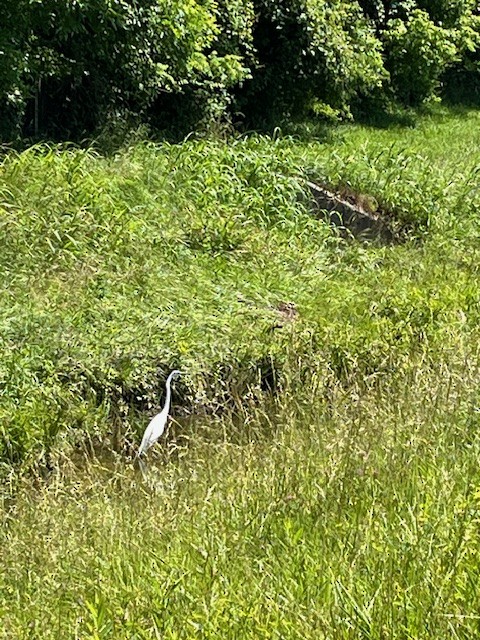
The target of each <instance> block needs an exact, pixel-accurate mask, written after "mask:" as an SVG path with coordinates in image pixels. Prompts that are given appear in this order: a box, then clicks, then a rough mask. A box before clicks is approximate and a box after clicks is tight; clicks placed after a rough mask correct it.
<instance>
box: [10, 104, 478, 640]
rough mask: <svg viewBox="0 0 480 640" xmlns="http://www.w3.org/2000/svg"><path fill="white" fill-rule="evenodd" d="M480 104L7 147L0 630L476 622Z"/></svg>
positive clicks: (174, 632) (421, 632)
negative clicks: (351, 199)
mask: <svg viewBox="0 0 480 640" xmlns="http://www.w3.org/2000/svg"><path fill="white" fill-rule="evenodd" d="M479 125H480V120H479V116H478V113H477V112H473V111H472V112H464V113H460V114H458V113H455V112H448V111H444V110H438V111H437V112H435V113H431V114H429V115H424V116H423V117H421V118H419V119H418V120H417V121H416V126H415V127H411V128H400V127H397V128H392V129H388V130H380V129H374V128H368V127H360V126H355V127H345V128H342V127H340V128H338V129H337V130H335V131H334V132H333V133H332V135H331V136H330V137H329V139H328V140H326V141H323V142H322V141H319V140H314V139H313V138H309V137H308V136H306V135H304V134H305V131H304V132H303V134H302V136H300V135H297V137H282V136H281V135H280V134H278V135H276V137H275V138H274V139H272V138H268V137H261V136H250V137H245V138H242V139H238V140H233V141H228V142H222V141H212V140H189V141H186V142H184V143H183V144H182V145H167V144H161V145H155V144H152V143H148V142H143V143H140V142H139V143H136V144H134V145H132V146H130V147H126V148H124V149H122V150H119V151H118V152H117V153H115V154H112V155H110V156H103V155H101V154H100V153H98V152H97V151H95V150H94V149H88V150H81V149H77V148H74V147H68V146H66V147H48V146H37V147H34V148H32V149H29V150H27V151H25V152H24V153H22V154H14V153H7V154H5V155H4V156H3V158H2V164H1V167H0V194H1V196H0V203H1V204H0V230H1V233H0V266H1V269H0V286H1V291H2V296H1V299H0V335H1V339H2V342H1V346H0V349H1V358H0V389H1V398H0V459H1V461H2V467H1V474H2V479H3V485H2V489H1V491H0V499H1V503H0V513H1V518H2V526H1V527H0V638H5V639H7V638H8V639H10V638H42V640H43V639H44V638H45V639H48V638H68V637H72V638H92V639H97V640H98V639H102V640H104V639H106V638H111V639H118V638H144V639H146V638H165V639H169V638H171V639H174V638H175V639H179V638H197V637H198V638H292V639H293V638H298V637H302V636H303V637H305V638H312V639H313V638H325V639H327V638H328V639H330V638H340V639H352V640H353V639H354V638H355V639H357V638H365V639H369V640H380V639H382V640H384V639H385V638H395V639H397V638H405V639H407V638H412V639H413V638H432V639H433V638H462V639H463V638H464V639H467V638H473V637H476V635H478V631H479V621H480V611H479V604H480V603H479V590H478V587H477V583H478V580H477V577H478V565H479V561H480V558H479V551H478V550H479V540H478V531H479V495H480V493H479V492H480V475H479V469H480V465H479V461H480V460H479V454H480V441H479V438H478V431H479V429H478V428H479V426H480V425H479V416H480V413H479V406H480V405H479V392H478V385H479V378H480V376H479V358H478V355H479V353H478V339H479V330H478V326H479V319H480V289H479V284H478V283H479V280H478V264H480V262H479V249H478V246H479V245H478V236H479V215H478V211H479V205H480V202H479V197H480V196H479V190H478V187H477V175H478V167H479V166H480V145H479V144H478V142H476V141H478V140H480V138H479V137H478V136H476V135H475V132H477V131H478V128H479ZM306 177H308V178H314V179H316V180H319V181H323V182H326V183H327V184H329V185H331V186H333V187H345V186H347V187H350V188H353V189H354V190H356V191H359V192H362V193H365V194H368V195H369V196H370V197H372V198H374V199H375V200H376V201H377V203H378V205H379V210H380V209H383V210H386V211H387V213H388V216H389V218H390V222H391V223H392V224H393V225H394V226H395V225H397V226H398V227H402V226H404V227H405V226H407V227H408V229H409V234H410V236H409V239H408V240H407V241H405V242H403V243H400V244H396V245H390V246H379V245H378V244H367V243H358V242H354V241H349V240H343V239H341V238H340V237H338V235H337V234H336V233H335V231H333V230H331V229H330V228H329V226H328V225H327V224H326V223H325V222H324V221H323V220H319V219H316V218H315V217H314V216H312V213H311V211H310V210H309V209H308V206H306V202H307V198H306V196H307V192H306V190H305V189H306V188H305V178H306ZM285 302H294V303H295V305H296V311H297V313H296V315H295V316H294V318H293V319H290V320H289V319H287V318H285V317H284V316H283V315H282V313H281V309H282V303H285ZM172 367H179V368H181V369H182V370H184V371H185V372H186V374H185V375H184V376H183V378H182V380H181V381H180V382H179V383H177V384H176V386H175V389H174V396H173V413H174V415H175V422H173V423H172V425H171V426H170V428H169V430H168V432H167V434H166V437H165V438H164V439H163V440H162V443H161V445H159V446H157V447H156V448H155V449H153V450H152V451H151V452H150V455H149V471H148V475H147V478H146V479H143V478H142V476H141V475H140V474H139V473H138V470H136V469H135V467H134V464H133V457H132V453H133V452H134V450H135V446H136V444H137V443H138V441H139V437H140V435H141V433H142V431H143V428H144V427H145V426H146V422H147V421H148V418H149V416H151V415H152V413H154V412H155V411H156V410H157V409H158V406H159V404H160V402H161V393H162V384H163V380H164V378H165V375H166V373H167V371H168V370H169V369H170V368H172ZM27 469H28V470H29V473H28V474H27V473H25V471H26V470H27Z"/></svg>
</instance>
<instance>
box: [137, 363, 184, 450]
mask: <svg viewBox="0 0 480 640" xmlns="http://www.w3.org/2000/svg"><path fill="white" fill-rule="evenodd" d="M180 373H181V372H180V371H177V370H176V369H175V370H174V371H172V372H171V373H170V375H169V376H168V378H167V382H166V384H165V388H166V398H165V404H164V406H163V409H162V410H161V411H160V413H157V415H156V416H155V417H154V418H152V419H151V420H150V423H149V425H148V427H147V428H146V429H145V433H144V434H143V438H142V444H141V445H140V449H139V450H138V457H140V456H142V455H143V454H144V453H146V452H147V451H148V449H150V447H151V446H152V445H153V444H155V442H156V441H157V440H158V439H159V438H160V436H161V435H162V433H163V432H164V431H165V425H166V424H167V420H168V412H169V411H170V397H171V391H170V384H171V382H172V380H173V378H174V377H175V376H177V375H180Z"/></svg>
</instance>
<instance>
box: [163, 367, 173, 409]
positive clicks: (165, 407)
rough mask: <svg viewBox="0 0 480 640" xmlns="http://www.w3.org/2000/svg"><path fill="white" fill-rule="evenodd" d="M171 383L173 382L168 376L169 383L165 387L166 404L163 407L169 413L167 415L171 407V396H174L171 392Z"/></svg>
mask: <svg viewBox="0 0 480 640" xmlns="http://www.w3.org/2000/svg"><path fill="white" fill-rule="evenodd" d="M171 382H172V378H171V377H170V376H168V378H167V382H166V385H165V388H166V394H165V404H164V405H163V407H164V409H165V410H166V411H167V413H168V408H169V406H170V396H171V394H172V392H171V390H170V383H171Z"/></svg>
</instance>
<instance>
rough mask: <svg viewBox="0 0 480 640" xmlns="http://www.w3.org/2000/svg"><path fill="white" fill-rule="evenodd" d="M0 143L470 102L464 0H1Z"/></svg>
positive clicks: (472, 80) (472, 59)
mask: <svg viewBox="0 0 480 640" xmlns="http://www.w3.org/2000/svg"><path fill="white" fill-rule="evenodd" d="M2 9H3V11H2V22H1V24H0V63H1V64H0V140H3V141H13V140H15V141H20V140H22V139H23V138H25V137H30V138H32V137H33V139H35V140H38V139H52V138H54V139H56V140H65V139H68V140H71V139H72V138H75V139H77V140H80V139H83V138H85V137H86V136H92V134H95V133H98V131H99V130H102V129H103V128H104V127H105V125H106V124H108V123H114V124H116V126H118V125H119V122H123V121H124V120H127V121H129V122H131V121H132V120H133V121H135V122H137V123H138V122H143V123H146V124H147V125H148V126H149V127H150V128H151V129H152V130H154V131H157V132H158V131H161V132H162V133H163V134H165V133H167V134H168V135H169V136H172V135H174V136H178V135H179V134H180V137H182V135H185V134H186V133H188V132H190V131H191V130H192V129H194V128H196V127H199V126H200V127H202V128H208V127H211V126H212V125H217V124H221V125H224V124H225V123H232V122H233V123H234V124H235V125H237V124H240V123H243V124H245V123H247V124H246V126H247V127H250V126H252V123H253V124H254V126H258V125H259V123H263V124H268V125H269V126H270V125H271V124H272V123H273V125H277V124H278V122H279V120H280V119H282V120H283V119H285V118H286V119H289V117H292V116H293V117H298V116H300V118H303V117H305V114H309V115H310V117H312V116H313V115H314V114H315V115H316V116H318V117H320V118H327V119H332V118H333V119H335V118H344V117H351V114H352V112H354V113H358V112H359V111H360V112H362V111H364V110H365V109H367V110H368V111H370V110H371V109H372V108H373V105H375V108H376V109H380V110H382V111H383V110H385V109H387V108H391V105H392V103H395V102H396V101H400V102H401V103H402V104H404V105H420V104H422V103H423V102H425V101H427V102H428V101H429V100H431V99H432V98H434V97H438V96H439V95H440V94H441V93H442V84H445V81H446V80H448V83H447V84H449V85H450V86H455V87H456V90H457V91H458V90H459V89H461V90H462V92H463V93H464V94H470V96H471V97H473V98H474V99H475V98H476V99H478V88H479V83H478V76H479V74H478V71H479V66H478V65H479V51H480V47H479V43H480V16H479V15H478V14H479V10H478V6H477V4H476V2H475V1H474V0H455V2H451V1H450V0H448V1H447V0H398V1H395V2H391V0H358V2H357V1H354V0H169V1H168V2H164V1H160V0H142V1H141V2H140V1H135V2H134V1H133V0H42V1H38V0H3V2H2Z"/></svg>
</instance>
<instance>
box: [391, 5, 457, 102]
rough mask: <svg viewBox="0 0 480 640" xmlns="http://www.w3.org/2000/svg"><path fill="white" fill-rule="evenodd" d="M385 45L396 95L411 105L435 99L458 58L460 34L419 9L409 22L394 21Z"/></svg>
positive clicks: (411, 15)
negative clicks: (447, 69) (439, 87)
mask: <svg viewBox="0 0 480 640" xmlns="http://www.w3.org/2000/svg"><path fill="white" fill-rule="evenodd" d="M385 43H386V45H385V46H386V66H387V69H388V70H389V72H390V77H391V82H392V87H393V91H394V93H395V95H396V97H397V98H399V99H400V100H401V101H402V102H403V103H404V104H407V105H417V104H420V103H422V102H423V101H425V100H427V99H428V98H430V97H432V96H433V95H434V93H435V90H436V89H437V86H438V83H439V78H440V76H441V74H442V73H443V72H444V71H445V69H446V68H447V67H448V66H449V65H451V64H452V63H453V62H454V61H455V60H456V59H457V58H458V48H457V45H456V33H455V32H454V31H453V30H448V29H444V28H443V27H440V26H437V25H435V24H434V22H432V20H431V19H430V18H429V16H428V14H427V13H426V12H425V11H422V10H419V9H415V10H414V11H412V13H411V14H410V16H409V18H408V19H407V20H406V21H403V20H400V19H399V18H397V19H395V20H392V21H391V23H390V28H389V30H388V31H387V32H386V33H385Z"/></svg>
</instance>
